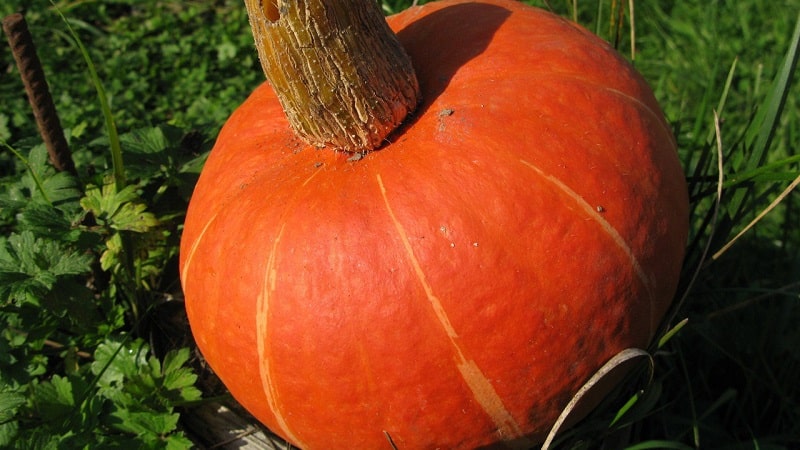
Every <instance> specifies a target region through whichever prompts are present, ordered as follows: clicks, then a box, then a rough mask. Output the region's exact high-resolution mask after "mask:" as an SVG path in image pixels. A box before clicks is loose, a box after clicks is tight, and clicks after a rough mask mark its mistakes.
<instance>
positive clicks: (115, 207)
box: [80, 182, 158, 233]
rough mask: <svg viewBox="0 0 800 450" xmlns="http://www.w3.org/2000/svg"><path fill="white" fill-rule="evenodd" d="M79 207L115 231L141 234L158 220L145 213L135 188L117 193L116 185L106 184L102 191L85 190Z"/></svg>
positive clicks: (143, 205) (92, 187)
mask: <svg viewBox="0 0 800 450" xmlns="http://www.w3.org/2000/svg"><path fill="white" fill-rule="evenodd" d="M80 204H81V206H82V207H83V208H84V209H85V210H87V211H90V212H92V213H93V214H94V216H95V217H96V218H97V220H98V221H99V222H101V223H104V224H106V225H108V226H109V227H110V228H112V229H115V230H127V231H134V232H138V233H143V232H145V231H147V230H149V229H151V228H152V227H154V226H156V225H158V219H156V217H155V216H154V215H153V214H152V213H150V212H147V211H146V210H147V206H146V205H145V204H144V203H143V202H141V200H140V199H139V196H138V194H137V193H136V187H135V186H128V187H126V188H124V189H122V190H121V191H119V192H118V191H117V189H116V185H115V184H114V183H111V182H107V183H106V184H105V185H104V186H103V188H102V189H100V188H98V187H97V186H89V187H87V188H86V195H85V196H84V197H83V198H82V199H81V201H80Z"/></svg>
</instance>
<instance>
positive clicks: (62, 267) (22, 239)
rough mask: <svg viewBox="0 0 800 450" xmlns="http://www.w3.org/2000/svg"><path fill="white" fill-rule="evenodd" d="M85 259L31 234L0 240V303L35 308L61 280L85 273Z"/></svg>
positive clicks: (86, 268)
mask: <svg viewBox="0 0 800 450" xmlns="http://www.w3.org/2000/svg"><path fill="white" fill-rule="evenodd" d="M91 261H92V258H91V256H89V255H86V254H82V253H78V252H77V251H75V250H73V249H71V248H69V247H67V246H65V245H63V244H61V243H60V242H58V241H54V240H52V239H46V238H37V237H36V236H35V235H34V234H33V233H32V232H31V231H27V230H26V231H23V232H21V233H19V234H12V235H11V236H9V237H8V238H7V239H6V238H0V301H2V300H4V299H12V300H13V301H17V302H31V303H34V304H38V303H39V302H38V300H37V299H40V298H42V297H43V296H44V295H46V294H47V292H49V291H50V290H51V289H52V288H53V286H54V285H55V283H56V281H57V279H58V278H59V277H62V276H69V275H78V274H83V273H87V272H88V271H89V269H90V267H89V266H90V264H91Z"/></svg>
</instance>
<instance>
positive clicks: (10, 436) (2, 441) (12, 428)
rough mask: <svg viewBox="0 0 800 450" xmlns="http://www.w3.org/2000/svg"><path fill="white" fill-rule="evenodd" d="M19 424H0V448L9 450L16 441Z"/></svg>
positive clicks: (12, 422)
mask: <svg viewBox="0 0 800 450" xmlns="http://www.w3.org/2000/svg"><path fill="white" fill-rule="evenodd" d="M18 434H19V424H18V423H17V422H16V421H8V422H6V421H4V422H0V448H9V447H10V446H11V444H12V443H14V442H15V441H16V440H17V437H18Z"/></svg>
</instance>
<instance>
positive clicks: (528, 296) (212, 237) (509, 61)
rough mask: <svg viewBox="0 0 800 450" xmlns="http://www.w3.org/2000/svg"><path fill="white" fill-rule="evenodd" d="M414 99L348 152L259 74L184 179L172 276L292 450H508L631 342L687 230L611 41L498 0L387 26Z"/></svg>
mask: <svg viewBox="0 0 800 450" xmlns="http://www.w3.org/2000/svg"><path fill="white" fill-rule="evenodd" d="M388 20H389V23H390V25H391V27H392V28H393V29H394V30H395V31H396V32H397V33H398V36H399V38H400V41H401V42H402V44H403V46H404V47H405V49H406V51H407V52H408V54H409V55H410V57H411V59H412V62H413V64H414V67H415V70H416V71H417V76H418V79H419V82H420V86H421V89H422V94H423V97H424V99H423V103H422V105H421V106H420V108H419V109H418V110H417V112H416V115H415V117H413V118H412V119H411V120H410V121H409V122H408V123H407V124H406V125H405V126H403V127H402V128H401V129H400V130H398V131H397V132H396V133H395V134H393V135H392V136H391V139H390V141H391V142H390V143H388V144H387V145H386V146H385V147H383V148H382V149H380V150H378V151H374V152H371V153H369V154H367V155H366V156H364V157H363V158H361V159H360V160H358V161H353V159H355V158H351V155H347V154H343V153H339V152H335V151H332V150H330V149H316V148H313V147H310V146H307V145H305V144H303V143H302V142H300V141H299V140H298V139H297V138H296V137H295V136H293V134H292V132H291V130H290V128H289V125H288V122H287V120H286V118H285V115H284V113H283V111H282V110H281V107H280V105H279V104H278V101H277V99H276V97H275V96H274V94H273V92H272V90H271V88H270V86H269V85H268V84H266V83H265V84H264V85H262V86H260V87H258V88H257V89H256V90H255V91H254V92H253V93H252V95H251V96H250V97H249V98H248V99H247V100H246V101H245V102H244V103H243V104H242V105H241V106H240V107H239V108H238V109H237V110H236V111H235V112H234V113H233V114H232V116H231V117H230V119H229V120H228V122H227V123H226V125H225V126H224V128H223V129H222V131H221V133H220V135H219V137H218V140H217V143H216V145H215V147H214V149H213V150H212V152H211V154H210V156H209V159H208V161H207V163H206V165H205V167H204V169H203V172H202V174H201V177H200V180H199V182H198V183H197V186H196V189H195V192H194V194H193V197H192V200H191V203H190V206H189V210H188V213H187V218H186V223H185V229H184V232H183V237H182V243H181V280H182V285H183V289H184V294H185V298H186V309H187V313H188V317H189V321H190V324H191V329H192V332H193V334H194V336H195V339H196V341H197V345H198V347H199V349H200V350H201V352H202V353H203V355H204V357H205V358H206V359H207V361H208V363H209V364H210V366H211V367H212V368H213V370H214V371H215V372H216V373H217V375H218V376H219V377H220V379H221V380H222V381H223V382H224V383H225V385H226V386H227V387H228V388H229V390H230V392H231V393H232V395H233V396H234V397H235V398H236V399H237V400H238V401H239V402H240V403H241V404H242V405H243V406H244V407H245V408H247V409H248V410H249V411H250V412H251V413H252V414H253V415H254V416H255V417H256V418H258V419H259V420H260V421H262V422H263V423H264V424H265V425H266V426H268V427H269V428H270V429H271V430H273V431H274V432H275V433H277V434H279V435H281V436H282V437H283V438H285V439H287V440H288V441H289V442H291V443H292V444H293V445H295V446H298V447H301V448H309V449H313V448H325V449H335V448H343V449H354V448H357V449H370V448H389V443H388V442H387V434H388V435H389V436H390V437H391V440H392V442H393V443H394V444H395V445H396V446H397V448H400V449H417V448H478V447H491V446H497V447H498V448H503V447H504V446H508V447H513V446H520V445H521V446H525V445H531V444H533V443H536V442H541V441H542V440H543V438H544V436H545V435H546V433H547V432H548V431H549V429H550V427H551V426H552V425H553V422H554V421H555V420H556V418H557V416H558V415H559V413H560V412H561V410H562V409H563V408H564V406H565V405H566V404H567V402H568V401H569V400H570V398H571V397H572V396H573V395H574V394H575V392H576V391H577V390H578V389H579V388H580V386H581V385H582V384H583V383H585V382H586V381H587V380H588V379H589V377H590V376H591V375H592V374H593V373H594V372H595V371H596V370H597V369H598V368H599V367H600V366H602V365H603V364H604V363H605V362H606V361H608V360H609V359H610V358H611V357H613V356H614V355H615V354H617V353H618V352H619V351H621V350H623V349H625V348H629V347H642V348H644V347H646V346H647V345H648V343H649V342H650V340H651V339H652V338H653V336H654V334H655V332H656V331H657V327H658V326H659V323H660V320H661V318H662V317H663V315H664V313H665V311H666V310H667V308H668V307H669V305H670V303H671V300H672V297H673V295H674V293H675V289H676V285H677V282H678V276H679V271H680V266H681V262H682V258H683V249H684V244H685V241H686V238H687V229H688V200H687V189H686V185H685V180H684V176H683V171H682V169H681V166H680V163H679V160H678V157H677V152H676V144H675V141H674V138H673V135H672V133H671V131H670V128H669V127H668V125H667V124H666V122H665V120H664V118H663V116H662V113H661V111H660V108H659V106H658V104H657V103H656V100H655V98H654V97H653V95H652V93H651V91H650V89H649V88H648V86H647V85H646V83H645V82H644V81H643V79H642V78H641V77H640V76H639V75H638V74H637V73H636V72H635V70H634V69H633V68H632V67H631V66H630V65H629V64H628V63H627V62H626V61H625V60H624V59H623V58H621V57H620V56H619V55H618V54H617V53H616V52H615V51H614V50H613V49H612V48H610V47H609V46H608V45H607V44H606V43H605V42H603V41H601V40H600V39H598V38H596V37H595V36H593V35H592V34H590V33H589V32H587V31H585V30H584V29H582V28H581V27H579V26H577V25H575V24H573V23H571V22H568V21H566V20H564V19H561V18H558V17H556V16H554V15H551V14H550V13H547V12H544V11H541V10H539V9H535V8H532V7H528V6H524V5H522V4H520V3H517V2H513V1H505V0H482V1H461V0H444V1H440V2H435V3H430V4H426V5H424V6H421V7H413V8H411V9H409V10H407V11H405V12H403V13H400V14H398V15H395V16H392V17H390V18H389V19H388Z"/></svg>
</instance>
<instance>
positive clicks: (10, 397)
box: [0, 392, 26, 423]
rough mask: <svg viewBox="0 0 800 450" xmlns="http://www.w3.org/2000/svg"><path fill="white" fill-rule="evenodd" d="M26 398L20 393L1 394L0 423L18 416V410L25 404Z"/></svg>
mask: <svg viewBox="0 0 800 450" xmlns="http://www.w3.org/2000/svg"><path fill="white" fill-rule="evenodd" d="M25 401H26V398H25V396H24V395H22V394H20V393H18V392H0V423H3V422H6V421H8V420H9V419H11V418H12V417H14V415H15V414H16V411H17V408H19V407H20V406H22V405H23V404H25Z"/></svg>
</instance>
